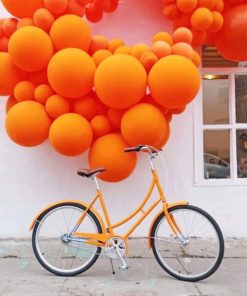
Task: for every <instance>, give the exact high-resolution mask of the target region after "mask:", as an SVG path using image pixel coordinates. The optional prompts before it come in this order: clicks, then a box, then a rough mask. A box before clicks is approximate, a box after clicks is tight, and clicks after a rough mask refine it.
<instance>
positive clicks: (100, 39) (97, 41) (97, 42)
mask: <svg viewBox="0 0 247 296" xmlns="http://www.w3.org/2000/svg"><path fill="white" fill-rule="evenodd" d="M107 47H108V41H107V39H106V37H105V36H103V35H96V36H93V37H92V38H91V43H90V47H89V52H90V53H91V54H94V53H95V52H96V51H98V50H100V49H107Z"/></svg>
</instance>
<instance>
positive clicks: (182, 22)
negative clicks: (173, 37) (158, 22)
mask: <svg viewBox="0 0 247 296" xmlns="http://www.w3.org/2000/svg"><path fill="white" fill-rule="evenodd" d="M190 19H191V13H186V14H182V15H181V16H180V17H179V18H177V19H175V20H174V22H173V29H174V30H175V29H178V28H181V27H185V28H189V29H190V28H191V22H190Z"/></svg>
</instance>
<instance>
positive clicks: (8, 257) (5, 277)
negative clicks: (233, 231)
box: [0, 240, 247, 296]
mask: <svg viewBox="0 0 247 296" xmlns="http://www.w3.org/2000/svg"><path fill="white" fill-rule="evenodd" d="M131 244H132V247H133V248H132V249H133V250H132V252H131V254H130V258H128V264H129V266H130V269H129V270H128V271H118V270H117V264H116V270H117V274H116V275H113V274H112V273H111V267H110V262H109V260H108V259H105V258H102V259H99V260H98V261H97V263H96V264H95V265H94V266H93V267H92V268H91V269H90V270H89V271H88V272H86V273H85V274H84V275H80V276H77V277H74V278H61V277H56V276H53V275H51V274H49V273H47V272H46V271H45V270H43V269H42V268H41V267H40V265H39V264H38V263H37V261H36V260H35V259H34V258H33V255H32V251H31V248H30V242H29V241H7V242H6V241H0V295H1V296H2V295H3V296H14V295H18V296H22V295H25V296H31V295H32V296H57V295H59V296H67V295H71V296H89V295H92V296H112V295H114V296H119V295H123V296H129V295H131V296H135V295H137V296H138V295H140V296H155V295H161V296H163V295H169V296H173V295H174V296H186V295H187V296H246V295H247V240H228V241H227V243H226V254H225V258H224V261H223V263H222V265H221V267H220V269H219V270H218V271H217V273H216V274H215V275H213V276H211V277H210V278H208V279H207V280H204V281H203V282H200V283H196V284H193V283H185V282H181V281H177V280H175V279H173V278H171V277H170V276H169V275H167V274H166V273H165V272H164V271H163V270H162V269H161V268H160V266H159V265H158V264H157V262H156V261H155V259H154V258H153V256H152V253H151V252H149V251H148V250H147V247H146V242H145V241H144V240H135V241H134V240H133V241H131Z"/></svg>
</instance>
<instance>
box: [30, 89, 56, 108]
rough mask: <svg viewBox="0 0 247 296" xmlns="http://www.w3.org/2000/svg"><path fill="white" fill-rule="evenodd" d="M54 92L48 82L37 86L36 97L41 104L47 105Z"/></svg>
mask: <svg viewBox="0 0 247 296" xmlns="http://www.w3.org/2000/svg"><path fill="white" fill-rule="evenodd" d="M53 94H54V91H53V89H52V88H51V87H50V86H49V85H47V84H41V85H39V86H37V87H36V88H35V91H34V98H35V100H36V101H37V102H39V103H40V104H43V105H45V103H46V101H47V99H48V98H49V97H51V96H52V95H53Z"/></svg>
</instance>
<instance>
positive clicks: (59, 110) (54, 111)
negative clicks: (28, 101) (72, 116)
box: [45, 95, 70, 118]
mask: <svg viewBox="0 0 247 296" xmlns="http://www.w3.org/2000/svg"><path fill="white" fill-rule="evenodd" d="M45 109H46V112H47V113H48V115H49V116H50V117H51V118H58V117H59V116H61V115H63V114H66V113H69V110H70V105H69V102H68V100H66V99H65V98H63V97H61V96H59V95H53V96H51V97H49V98H48V100H47V101H46V104H45Z"/></svg>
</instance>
